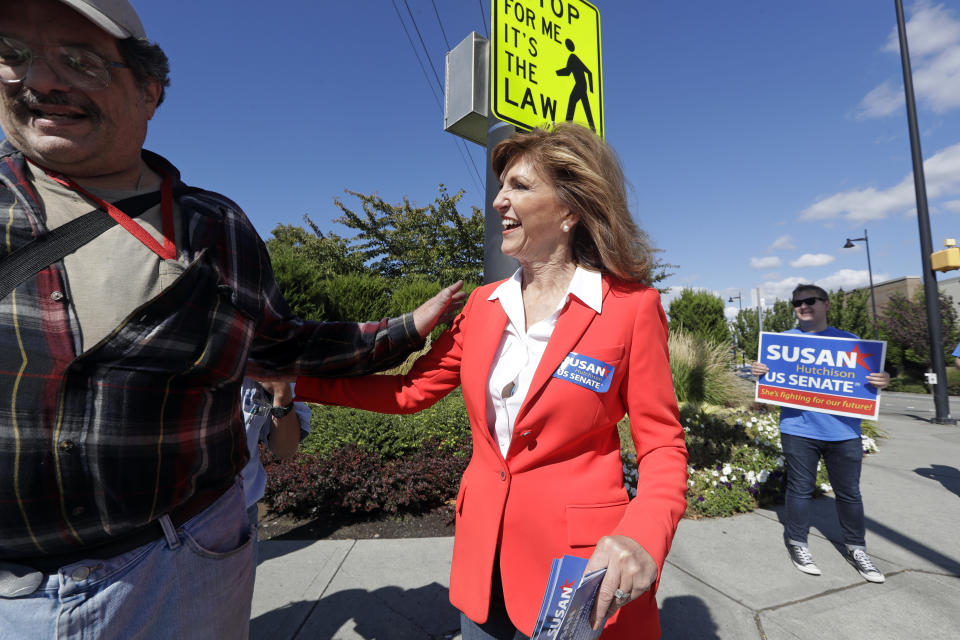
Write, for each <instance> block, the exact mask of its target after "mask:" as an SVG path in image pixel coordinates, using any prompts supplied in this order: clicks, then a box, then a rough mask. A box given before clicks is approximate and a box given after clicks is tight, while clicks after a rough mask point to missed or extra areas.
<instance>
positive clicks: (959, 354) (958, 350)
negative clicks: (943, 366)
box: [953, 344, 960, 358]
mask: <svg viewBox="0 0 960 640" xmlns="http://www.w3.org/2000/svg"><path fill="white" fill-rule="evenodd" d="M953 356H954V357H955V358H960V344H958V345H957V348H956V349H954V350H953Z"/></svg>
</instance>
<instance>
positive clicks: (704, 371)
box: [667, 330, 752, 406]
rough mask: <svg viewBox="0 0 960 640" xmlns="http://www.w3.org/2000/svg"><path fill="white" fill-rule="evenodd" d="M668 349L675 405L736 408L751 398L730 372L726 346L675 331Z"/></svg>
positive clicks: (669, 339) (730, 358) (670, 337)
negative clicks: (686, 404) (707, 405)
mask: <svg viewBox="0 0 960 640" xmlns="http://www.w3.org/2000/svg"><path fill="white" fill-rule="evenodd" d="M667 346H668V347H669V349H670V372H671V373H672V375H673V390H674V393H676V395H677V402H679V403H681V404H684V403H690V404H694V405H700V404H704V403H706V404H712V405H719V406H739V405H743V404H745V403H747V402H749V401H750V399H752V395H751V390H750V388H749V386H748V385H745V384H744V383H743V381H742V380H740V378H738V377H737V375H736V374H735V373H734V372H733V356H732V355H731V353H730V349H729V345H727V344H723V343H713V342H710V341H709V340H704V339H703V338H700V337H697V336H695V335H693V334H690V333H686V332H683V331H679V330H677V331H671V332H670V336H669V338H668V341H667Z"/></svg>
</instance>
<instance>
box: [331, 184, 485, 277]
mask: <svg viewBox="0 0 960 640" xmlns="http://www.w3.org/2000/svg"><path fill="white" fill-rule="evenodd" d="M347 193H348V194H350V195H351V196H354V197H355V198H358V199H359V200H360V206H361V208H362V210H363V214H362V215H361V214H358V213H356V212H355V211H353V210H352V209H350V208H348V207H347V206H346V205H345V204H344V203H343V202H342V201H341V200H339V199H335V200H334V204H335V205H337V207H339V208H340V210H341V211H343V215H342V216H340V217H339V218H336V219H335V220H334V222H338V223H340V224H342V225H344V226H346V227H349V228H350V229H353V230H355V231H356V232H357V234H356V235H355V236H354V237H353V238H351V239H350V241H349V242H350V248H351V249H352V250H354V251H356V252H357V253H358V254H359V255H360V256H361V257H362V259H363V262H364V264H366V265H367V266H368V267H369V268H370V269H371V270H373V271H374V272H376V273H379V274H380V275H382V276H384V277H387V278H399V277H406V276H413V275H421V276H426V277H428V278H430V279H433V280H436V281H438V282H445V283H449V282H455V281H457V280H464V281H469V282H479V281H480V277H481V275H482V273H483V212H482V211H480V209H478V208H477V207H473V212H472V214H471V215H470V216H469V217H465V216H462V215H460V213H459V212H458V211H457V202H459V201H460V198H462V197H463V191H462V190H461V191H458V192H457V193H455V194H454V195H452V196H451V195H449V194H448V193H447V190H446V188H445V187H444V186H443V185H442V184H441V185H440V187H439V195H438V196H437V198H436V199H435V200H434V201H433V203H432V204H430V205H428V206H426V207H414V206H413V205H411V204H410V201H409V200H408V199H407V198H404V199H403V202H402V203H400V204H396V205H392V204H389V203H387V202H385V201H384V200H383V199H382V198H381V197H380V196H377V195H369V196H368V195H364V194H362V193H357V192H356V191H347Z"/></svg>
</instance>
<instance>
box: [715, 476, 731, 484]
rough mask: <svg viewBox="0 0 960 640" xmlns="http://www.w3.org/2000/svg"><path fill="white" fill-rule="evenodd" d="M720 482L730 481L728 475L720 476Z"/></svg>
mask: <svg viewBox="0 0 960 640" xmlns="http://www.w3.org/2000/svg"><path fill="white" fill-rule="evenodd" d="M720 482H729V481H728V480H727V476H720ZM714 484H716V483H714Z"/></svg>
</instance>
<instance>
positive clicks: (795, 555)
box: [790, 544, 820, 576]
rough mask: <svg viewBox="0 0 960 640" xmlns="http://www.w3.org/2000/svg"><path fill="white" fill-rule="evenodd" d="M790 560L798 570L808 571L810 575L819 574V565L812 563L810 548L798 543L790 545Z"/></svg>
mask: <svg viewBox="0 0 960 640" xmlns="http://www.w3.org/2000/svg"><path fill="white" fill-rule="evenodd" d="M790 560H792V561H793V566H795V567H796V568H797V569H799V570H800V571H803V572H804V573H808V574H810V575H811V576H818V575H820V567H818V566H817V565H815V564H814V563H813V556H812V555H810V549H808V548H807V547H804V546H801V545H799V544H791V545H790Z"/></svg>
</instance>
